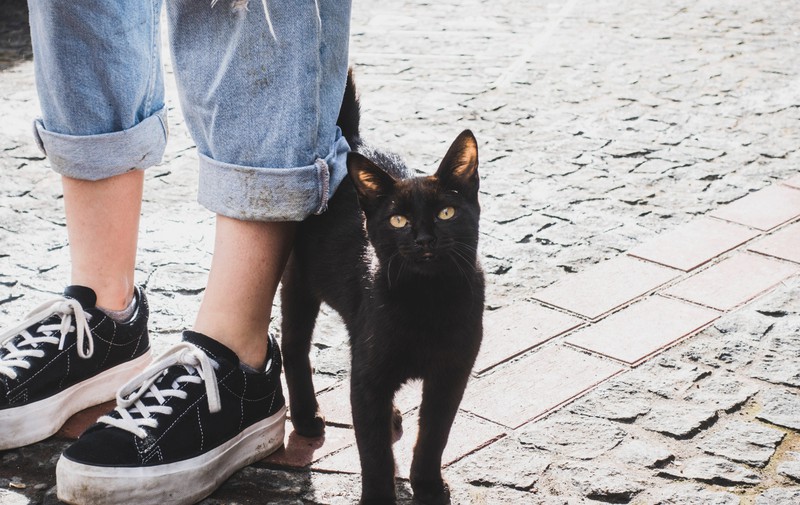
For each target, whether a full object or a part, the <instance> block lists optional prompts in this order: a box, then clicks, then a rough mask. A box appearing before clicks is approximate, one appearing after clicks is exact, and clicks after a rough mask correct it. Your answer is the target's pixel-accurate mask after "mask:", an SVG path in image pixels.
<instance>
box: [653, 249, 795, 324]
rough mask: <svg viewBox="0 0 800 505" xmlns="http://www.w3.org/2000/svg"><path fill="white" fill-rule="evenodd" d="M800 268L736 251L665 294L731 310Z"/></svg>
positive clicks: (672, 287)
mask: <svg viewBox="0 0 800 505" xmlns="http://www.w3.org/2000/svg"><path fill="white" fill-rule="evenodd" d="M798 271H800V267H799V266H798V265H794V264H792V263H787V262H784V261H778V260H774V259H771V258H766V257H764V256H759V255H756V254H748V253H736V254H734V255H733V256H731V257H729V258H726V259H724V260H722V261H720V262H719V263H717V264H716V265H712V266H711V267H709V268H707V269H706V270H703V271H702V272H699V273H697V274H696V275H693V276H692V277H689V278H688V279H685V280H683V281H681V282H679V283H678V284H675V285H674V286H671V287H670V288H669V289H667V290H665V291H664V293H665V294H668V295H670V296H674V297H676V298H681V299H683V300H688V301H690V302H694V303H699V304H701V305H705V306H707V307H713V308H715V309H718V310H730V309H732V308H734V307H737V306H739V305H741V304H743V303H745V302H747V301H749V300H751V299H753V298H755V297H756V296H758V295H759V294H761V293H763V292H764V291H766V290H768V289H770V288H771V287H773V286H775V285H776V284H778V283H779V282H781V281H782V280H784V279H786V278H787V277H789V276H790V275H793V274H795V273H797V272H798Z"/></svg>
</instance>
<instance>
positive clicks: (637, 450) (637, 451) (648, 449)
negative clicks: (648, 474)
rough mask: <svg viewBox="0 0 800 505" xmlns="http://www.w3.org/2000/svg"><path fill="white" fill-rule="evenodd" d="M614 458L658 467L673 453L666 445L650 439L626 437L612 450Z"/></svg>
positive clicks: (670, 457) (669, 459) (672, 455)
mask: <svg viewBox="0 0 800 505" xmlns="http://www.w3.org/2000/svg"><path fill="white" fill-rule="evenodd" d="M612 455H613V457H614V458H616V459H617V460H619V461H623V462H625V463H627V464H629V465H636V466H644V467H647V468H660V467H662V466H664V465H666V464H667V463H669V462H670V461H672V460H673V459H675V455H674V454H673V453H672V451H670V450H669V449H668V448H667V447H666V446H664V445H662V444H660V443H658V442H654V441H652V440H635V439H630V438H629V439H628V440H625V441H624V442H622V443H621V444H620V445H619V447H617V448H616V449H614V451H613V452H612Z"/></svg>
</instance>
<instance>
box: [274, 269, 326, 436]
mask: <svg viewBox="0 0 800 505" xmlns="http://www.w3.org/2000/svg"><path fill="white" fill-rule="evenodd" d="M282 283H283V284H282V286H283V287H282V288H281V311H282V315H283V318H282V319H283V321H282V324H281V340H282V342H281V343H282V345H283V370H284V372H285V373H286V385H287V386H288V388H289V412H290V414H291V417H292V425H293V426H294V430H295V431H296V432H297V433H298V434H300V435H303V436H305V437H319V436H322V435H323V434H324V433H325V419H324V418H323V417H322V414H320V412H319V405H318V404H317V398H316V396H315V394H314V382H313V379H312V373H313V371H312V368H311V360H310V359H309V352H310V351H311V336H312V334H313V333H314V325H315V323H316V320H317V314H319V307H320V301H319V300H318V299H316V298H315V297H314V296H313V294H312V293H311V291H310V290H309V288H308V286H309V282H308V280H307V278H306V277H305V276H303V275H302V272H301V271H300V268H299V266H298V264H297V262H296V260H295V258H294V257H292V258H291V259H290V260H289V263H288V264H287V266H286V270H285V271H284V274H283V279H282Z"/></svg>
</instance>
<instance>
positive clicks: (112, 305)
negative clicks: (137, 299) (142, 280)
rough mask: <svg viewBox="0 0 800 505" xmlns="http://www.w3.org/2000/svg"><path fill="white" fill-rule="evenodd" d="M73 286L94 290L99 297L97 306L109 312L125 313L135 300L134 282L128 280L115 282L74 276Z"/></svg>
mask: <svg viewBox="0 0 800 505" xmlns="http://www.w3.org/2000/svg"><path fill="white" fill-rule="evenodd" d="M72 284H73V285H78V286H86V287H87V288H91V289H92V290H94V293H95V295H97V302H96V304H95V305H96V306H97V307H103V308H104V309H107V310H109V311H124V310H125V309H126V308H128V307H129V306H130V305H131V303H132V301H133V299H134V286H133V282H132V281H131V280H128V279H120V280H116V281H114V280H108V279H93V278H90V277H81V276H78V275H73V276H72Z"/></svg>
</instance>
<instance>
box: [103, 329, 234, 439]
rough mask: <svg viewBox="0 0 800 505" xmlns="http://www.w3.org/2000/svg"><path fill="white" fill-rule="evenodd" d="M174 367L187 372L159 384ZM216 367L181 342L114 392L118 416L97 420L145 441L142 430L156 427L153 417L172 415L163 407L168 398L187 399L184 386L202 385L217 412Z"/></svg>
mask: <svg viewBox="0 0 800 505" xmlns="http://www.w3.org/2000/svg"><path fill="white" fill-rule="evenodd" d="M174 366H183V368H184V369H185V371H186V373H185V374H184V375H180V376H178V377H177V378H175V379H174V380H173V381H172V383H171V384H170V385H166V384H162V382H163V381H162V379H163V378H164V377H165V376H166V374H167V373H168V370H169V369H170V368H171V367H174ZM217 367H218V365H217V363H216V362H215V361H214V360H212V359H211V358H209V357H208V355H207V354H206V353H205V352H203V351H202V350H201V349H199V348H198V347H197V346H195V345H193V344H191V343H189V342H181V343H179V344H177V345H175V346H174V347H172V348H171V349H169V350H168V351H166V352H165V353H164V354H162V355H161V356H159V357H158V358H157V359H156V361H155V362H153V364H151V365H150V366H149V367H148V368H147V369H145V370H144V371H143V372H142V373H140V374H139V375H137V376H136V377H134V378H132V379H131V380H130V381H128V383H127V384H125V385H124V386H122V388H120V390H119V391H117V407H116V408H115V409H114V411H115V412H116V413H117V414H118V415H119V417H112V416H111V415H107V416H103V417H101V418H100V419H98V420H97V421H98V422H99V423H104V424H108V425H110V426H114V427H116V428H120V429H122V430H125V431H127V432H130V433H133V434H134V435H136V436H137V437H139V438H142V439H144V438H146V437H147V431H146V430H145V429H144V428H145V427H148V428H157V427H158V419H157V418H155V417H154V414H164V415H171V414H172V411H173V408H172V407H171V406H169V405H165V403H167V400H168V399H169V398H171V397H175V398H179V399H181V400H185V399H186V397H187V396H188V393H187V392H186V391H183V389H182V384H185V383H193V384H200V383H201V382H202V383H205V388H206V396H207V398H208V410H209V412H211V413H214V412H219V410H220V408H221V404H220V397H219V386H218V385H217V377H216V373H215V371H214V370H215V369H216V368H217Z"/></svg>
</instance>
